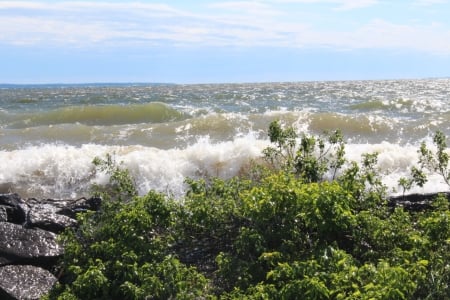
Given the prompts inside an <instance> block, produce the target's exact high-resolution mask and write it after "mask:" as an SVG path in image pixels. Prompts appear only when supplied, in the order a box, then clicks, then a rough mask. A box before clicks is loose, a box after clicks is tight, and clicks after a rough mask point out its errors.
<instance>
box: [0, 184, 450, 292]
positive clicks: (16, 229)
mask: <svg viewBox="0 0 450 300" xmlns="http://www.w3.org/2000/svg"><path fill="white" fill-rule="evenodd" d="M445 195H446V197H447V199H450V194H449V193H446V194H445ZM435 196H436V194H412V195H406V196H398V197H392V198H390V199H389V202H388V205H389V206H390V207H392V208H394V207H403V208H404V209H406V210H409V211H421V210H426V209H430V208H431V199H433V198H434V197H435ZM100 205H101V199H99V198H88V199H86V198H81V199H77V200H52V199H46V200H37V199H34V198H32V199H22V198H21V197H20V196H19V195H17V194H0V299H5V300H9V299H39V298H40V297H42V296H43V295H45V294H47V293H48V291H49V290H50V289H51V288H52V287H53V286H54V284H55V283H56V282H58V280H60V278H61V276H62V273H63V270H60V269H59V267H58V264H57V262H58V259H59V258H60V257H61V256H62V255H63V253H64V249H63V247H62V245H60V244H59V243H58V240H57V236H58V234H59V233H61V232H62V231H63V230H64V229H65V228H67V227H74V226H77V221H76V218H75V216H76V213H77V212H81V211H86V210H94V211H95V210H98V209H99V208H100Z"/></svg>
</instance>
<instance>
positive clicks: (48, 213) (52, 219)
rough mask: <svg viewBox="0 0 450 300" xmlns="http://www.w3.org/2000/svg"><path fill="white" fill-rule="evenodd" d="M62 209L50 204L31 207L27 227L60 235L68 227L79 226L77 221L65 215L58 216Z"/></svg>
mask: <svg viewBox="0 0 450 300" xmlns="http://www.w3.org/2000/svg"><path fill="white" fill-rule="evenodd" d="M59 211H60V209H58V208H57V207H56V206H54V205H50V204H36V205H32V206H31V207H30V210H29V212H28V216H27V220H26V226H27V227H31V228H33V227H37V228H41V229H44V230H48V231H52V232H54V233H60V232H62V231H63V230H64V229H65V228H67V227H72V226H76V225H77V221H76V220H75V219H73V218H70V217H68V216H65V215H61V214H58V212H59Z"/></svg>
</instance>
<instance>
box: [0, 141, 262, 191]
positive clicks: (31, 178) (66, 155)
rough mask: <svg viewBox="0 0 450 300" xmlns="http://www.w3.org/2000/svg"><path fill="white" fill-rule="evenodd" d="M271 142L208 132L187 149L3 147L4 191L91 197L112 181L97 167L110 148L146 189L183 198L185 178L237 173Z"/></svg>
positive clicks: (0, 153) (1, 185)
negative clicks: (216, 137) (216, 139)
mask: <svg viewBox="0 0 450 300" xmlns="http://www.w3.org/2000/svg"><path fill="white" fill-rule="evenodd" d="M266 146H267V142H266V141H263V140H257V139H256V138H255V137H254V136H252V135H248V136H246V137H242V138H236V139H234V140H232V141H227V142H220V143H212V142H211V141H210V139H209V138H208V137H202V138H200V139H199V140H198V141H197V142H196V143H195V144H193V145H191V146H188V147H186V148H184V149H176V148H172V149H168V150H163V149H158V148H153V147H144V146H104V145H103V146H102V145H95V144H86V145H83V146H81V147H75V146H69V145H49V144H46V145H41V146H31V147H27V148H24V149H19V150H13V151H0V161H2V172H1V173H0V188H1V190H0V192H17V193H20V194H21V195H22V196H24V197H52V198H65V197H70V198H74V197H80V196H86V194H87V193H88V191H89V186H90V185H91V184H93V183H98V184H104V183H106V182H107V176H106V175H105V174H99V173H95V172H94V166H93V164H92V160H93V159H94V158H95V157H100V158H102V157H105V156H106V154H107V153H109V154H113V156H114V158H115V160H116V161H117V162H121V163H123V167H124V168H127V169H129V170H130V172H131V174H132V175H133V177H134V178H135V179H136V184H137V186H138V189H139V193H140V194H145V193H147V192H148V191H149V190H150V189H155V190H157V191H161V192H166V193H169V194H173V195H174V196H176V197H180V196H181V195H183V193H184V188H185V186H184V180H185V178H187V177H192V178H198V177H200V176H205V175H210V176H220V177H222V178H229V177H232V176H235V175H237V174H238V173H239V171H240V169H241V168H242V167H243V166H245V165H246V164H247V163H248V162H249V161H250V160H251V159H252V158H255V157H258V156H259V155H260V153H261V150H262V149H263V148H264V147H266Z"/></svg>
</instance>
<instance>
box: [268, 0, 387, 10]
mask: <svg viewBox="0 0 450 300" xmlns="http://www.w3.org/2000/svg"><path fill="white" fill-rule="evenodd" d="M267 1H269V2H272V3H297V4H320V3H325V4H333V5H334V6H335V7H334V8H335V9H337V10H352V9H357V8H364V7H370V6H373V5H376V4H378V3H379V1H378V0H267Z"/></svg>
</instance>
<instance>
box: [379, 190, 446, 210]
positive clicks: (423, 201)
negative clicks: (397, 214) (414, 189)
mask: <svg viewBox="0 0 450 300" xmlns="http://www.w3.org/2000/svg"><path fill="white" fill-rule="evenodd" d="M439 194H441V195H444V196H445V197H446V198H447V200H450V193H432V194H408V195H404V196H395V197H391V198H390V199H389V202H388V205H389V206H390V207H392V208H394V207H403V208H404V209H406V210H408V211H414V212H419V211H424V210H428V209H431V208H432V203H433V200H434V199H435V198H436V197H437V196H438V195H439Z"/></svg>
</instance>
